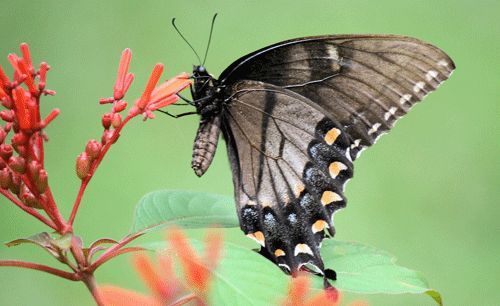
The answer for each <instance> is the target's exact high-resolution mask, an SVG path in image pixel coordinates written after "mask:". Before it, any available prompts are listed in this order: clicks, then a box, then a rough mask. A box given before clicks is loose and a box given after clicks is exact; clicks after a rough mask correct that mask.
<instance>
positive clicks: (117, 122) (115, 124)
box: [111, 113, 122, 129]
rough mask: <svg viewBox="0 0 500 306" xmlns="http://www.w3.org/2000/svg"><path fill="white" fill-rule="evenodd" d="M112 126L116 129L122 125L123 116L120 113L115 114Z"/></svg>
mask: <svg viewBox="0 0 500 306" xmlns="http://www.w3.org/2000/svg"><path fill="white" fill-rule="evenodd" d="M111 124H112V125H113V127H114V128H115V129H116V128H118V127H119V126H120V125H121V124H122V115H120V114H118V113H114V114H113V120H112V121H111Z"/></svg>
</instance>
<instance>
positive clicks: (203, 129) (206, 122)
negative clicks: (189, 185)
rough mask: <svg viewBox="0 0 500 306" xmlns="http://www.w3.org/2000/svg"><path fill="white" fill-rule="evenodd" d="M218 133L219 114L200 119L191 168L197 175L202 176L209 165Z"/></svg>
mask: <svg viewBox="0 0 500 306" xmlns="http://www.w3.org/2000/svg"><path fill="white" fill-rule="evenodd" d="M219 134H220V116H213V117H210V118H205V119H202V120H201V121H200V126H199V127H198V132H197V133H196V138H195V140H194V145H193V159H192V161H191V168H193V170H194V172H195V173H196V175H197V176H202V175H203V174H204V173H205V172H206V171H207V169H208V167H210V164H211V163H212V160H213V158H214V155H215V150H216V149H217V142H218V140H219Z"/></svg>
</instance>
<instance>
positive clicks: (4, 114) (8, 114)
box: [0, 110, 14, 122]
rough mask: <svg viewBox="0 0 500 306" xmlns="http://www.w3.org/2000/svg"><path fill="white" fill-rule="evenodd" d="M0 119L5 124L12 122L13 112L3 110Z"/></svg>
mask: <svg viewBox="0 0 500 306" xmlns="http://www.w3.org/2000/svg"><path fill="white" fill-rule="evenodd" d="M0 118H2V120H3V121H6V122H12V121H14V112H13V111H11V110H3V111H1V112H0Z"/></svg>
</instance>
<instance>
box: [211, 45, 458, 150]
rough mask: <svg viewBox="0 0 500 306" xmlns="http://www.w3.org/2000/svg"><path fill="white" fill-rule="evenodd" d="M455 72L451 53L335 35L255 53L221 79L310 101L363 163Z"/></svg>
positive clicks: (229, 68)
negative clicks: (363, 156)
mask: <svg viewBox="0 0 500 306" xmlns="http://www.w3.org/2000/svg"><path fill="white" fill-rule="evenodd" d="M454 68H455V65H454V63H453V61H452V60H451V59H450V58H449V57H448V55H446V54H445V53H444V52H443V51H441V50H440V49H439V48H437V47H435V46H433V45H431V44H428V43H425V42H423V41H420V40H417V39H414V38H410V37H405V36H397V35H341V36H335V35H333V36H318V37H307V38H299V39H295V40H290V41H285V42H281V43H278V44H275V45H272V46H269V47H266V48H263V49H261V50H258V51H255V52H253V53H251V54H249V55H247V56H245V57H243V58H240V59H239V60H237V61H236V62H234V63H233V64H232V65H230V66H229V67H228V68H227V69H226V70H225V71H224V72H223V73H222V74H221V77H220V80H221V82H222V83H223V84H233V83H235V82H237V81H238V80H255V81H262V82H266V83H269V84H273V85H276V86H280V87H283V88H286V89H289V90H291V91H294V92H296V93H298V94H300V95H302V96H304V97H306V98H308V99H309V100H311V101H313V102H314V103H316V104H318V105H319V106H320V107H321V108H322V109H323V110H324V111H325V114H326V115H327V116H328V117H329V118H331V119H334V120H335V121H336V122H339V123H340V124H341V126H342V127H343V128H344V130H345V131H346V132H347V134H349V136H350V140H349V141H350V154H351V158H352V159H355V158H356V157H357V156H358V155H359V153H360V152H361V150H362V149H364V148H365V147H367V146H370V145H372V144H373V143H374V142H375V141H376V139H377V138H378V137H379V136H380V135H381V134H383V133H384V132H386V131H388V130H389V129H390V128H391V127H392V126H393V125H394V122H395V121H396V120H397V119H398V118H400V117H401V116H403V115H405V114H406V113H407V112H408V110H409V109H410V108H411V107H412V106H413V105H414V104H415V103H416V102H418V101H420V100H422V99H423V98H424V97H425V96H426V95H427V94H428V93H430V92H432V91H434V90H435V89H436V88H437V87H438V86H439V85H440V84H441V83H442V82H443V81H444V80H446V79H447V78H448V77H449V76H450V74H451V73H452V71H453V70H454Z"/></svg>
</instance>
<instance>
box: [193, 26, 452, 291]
mask: <svg viewBox="0 0 500 306" xmlns="http://www.w3.org/2000/svg"><path fill="white" fill-rule="evenodd" d="M454 68H455V66H454V64H453V61H452V60H451V59H450V58H449V57H448V56H447V55H446V54H445V53H444V52H443V51H441V50H440V49H438V48H436V47H435V46H433V45H430V44H428V43H425V42H422V41H420V40H417V39H414V38H410V37H405V36H396V35H327V36H317V37H305V38H298V39H293V40H288V41H284V42H280V43H277V44H274V45H271V46H268V47H265V48H263V49H260V50H257V51H255V52H253V53H250V54H248V55H246V56H244V57H242V58H240V59H238V60H237V61H236V62H234V63H232V64H231V65H230V66H229V67H228V68H227V69H226V70H224V71H223V72H222V74H221V76H220V78H219V79H215V78H214V77H213V76H212V75H210V74H209V73H208V72H207V71H206V69H205V67H204V66H203V65H200V66H195V67H194V70H193V78H194V86H193V87H192V90H191V91H192V95H193V98H194V105H195V107H196V111H197V113H198V114H199V115H200V116H201V120H200V126H199V129H198V133H197V135H196V139H195V142H194V148H193V160H192V168H193V169H194V171H195V172H196V174H197V175H198V176H201V175H203V174H204V173H205V171H206V170H207V168H208V167H209V166H210V163H211V161H212V159H213V156H214V153H215V150H216V146H217V142H218V138H219V134H220V131H222V135H223V137H224V139H225V141H226V145H227V150H228V155H229V161H230V163H231V170H232V173H233V182H234V192H235V198H236V209H237V212H238V216H239V220H240V226H241V229H242V230H243V232H244V233H245V234H246V235H247V236H249V237H250V238H253V239H254V240H256V241H257V242H258V243H259V244H260V245H261V251H260V252H261V254H263V255H264V256H266V257H267V258H269V259H271V260H272V261H273V262H275V263H276V264H277V265H279V266H280V267H281V268H282V269H283V270H284V271H285V272H287V273H290V272H294V271H297V270H299V269H305V270H309V271H312V272H315V273H318V274H321V275H323V276H324V277H325V282H326V278H335V273H334V272H333V271H332V270H329V269H325V267H324V265H323V261H322V259H321V255H320V246H321V241H322V240H323V238H325V237H328V236H333V235H334V233H335V230H334V226H333V220H332V219H333V214H334V213H335V212H336V211H337V210H338V209H340V208H343V207H345V206H346V198H345V196H344V193H343V192H344V185H345V183H346V182H347V180H349V179H350V178H351V177H352V175H353V161H354V160H355V159H356V158H357V157H358V156H359V154H360V153H361V151H362V150H363V149H364V148H366V147H369V146H371V145H372V144H374V143H375V141H376V140H377V138H378V137H379V136H380V135H382V134H384V133H386V132H387V131H388V130H389V129H390V128H391V127H392V126H393V125H394V123H395V121H396V120H397V119H398V118H400V117H401V116H403V115H405V114H406V113H407V112H408V111H409V110H410V108H411V107H412V106H413V105H414V104H415V103H416V102H418V101H420V100H422V99H423V98H424V97H425V96H426V95H427V94H428V93H430V92H431V91H433V90H435V89H436V88H437V87H438V86H439V85H440V84H441V83H442V82H443V81H444V80H446V79H447V78H448V77H449V76H450V74H451V72H452V71H453V69H454Z"/></svg>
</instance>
